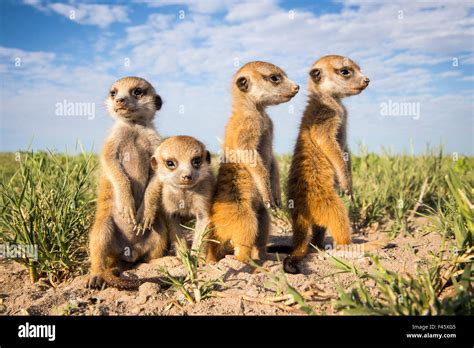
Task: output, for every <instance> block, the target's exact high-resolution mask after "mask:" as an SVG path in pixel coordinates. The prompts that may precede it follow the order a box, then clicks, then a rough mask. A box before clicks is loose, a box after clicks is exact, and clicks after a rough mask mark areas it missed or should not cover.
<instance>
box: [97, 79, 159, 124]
mask: <svg viewBox="0 0 474 348" xmlns="http://www.w3.org/2000/svg"><path fill="white" fill-rule="evenodd" d="M106 106H107V109H108V111H109V114H110V115H111V116H113V117H116V118H118V119H122V120H126V121H148V120H151V119H153V117H154V115H155V112H156V111H158V110H160V109H161V106H162V100H161V97H160V96H159V95H158V94H157V93H156V91H155V89H154V88H153V86H152V85H151V84H150V83H149V82H148V81H146V80H144V79H142V78H139V77H124V78H122V79H120V80H118V81H116V82H115V83H114V84H113V85H112V87H111V88H110V91H109V95H108V97H107V99H106Z"/></svg>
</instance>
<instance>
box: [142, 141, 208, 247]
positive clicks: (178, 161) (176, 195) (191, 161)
mask: <svg viewBox="0 0 474 348" xmlns="http://www.w3.org/2000/svg"><path fill="white" fill-rule="evenodd" d="M210 164H211V154H210V153H209V151H207V150H206V147H205V146H204V144H203V143H201V142H200V141H198V140H196V139H195V138H193V137H190V136H183V135H181V136H174V137H171V138H168V139H166V140H164V141H163V142H162V143H161V145H160V146H158V148H157V149H156V151H155V153H154V155H153V157H152V158H151V166H152V168H153V170H154V172H155V174H154V176H153V177H152V179H151V181H150V184H149V185H148V187H147V189H146V191H145V199H144V200H143V207H141V208H140V210H142V211H143V213H142V211H140V212H139V216H140V215H142V214H143V218H142V224H141V226H140V228H139V230H140V231H144V230H147V229H150V228H151V227H152V225H153V222H154V220H155V217H156V212H157V211H158V210H159V209H162V210H163V211H164V212H165V214H166V217H167V226H168V229H169V234H170V239H171V242H172V243H173V245H174V246H175V250H177V246H178V245H177V237H182V236H183V235H184V231H183V228H182V227H181V225H180V224H181V223H182V222H186V221H189V220H190V219H192V218H195V219H196V228H195V234H194V238H193V245H192V249H193V250H197V248H198V246H199V244H200V243H201V240H202V237H203V234H204V232H205V230H206V228H207V225H208V223H209V215H210V210H211V201H212V196H213V194H214V185H215V178H214V175H213V174H212V171H211V167H210Z"/></svg>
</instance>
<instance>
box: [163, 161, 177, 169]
mask: <svg viewBox="0 0 474 348" xmlns="http://www.w3.org/2000/svg"><path fill="white" fill-rule="evenodd" d="M165 165H166V167H167V168H169V169H175V168H176V162H175V161H173V160H171V159H169V160H166V161H165Z"/></svg>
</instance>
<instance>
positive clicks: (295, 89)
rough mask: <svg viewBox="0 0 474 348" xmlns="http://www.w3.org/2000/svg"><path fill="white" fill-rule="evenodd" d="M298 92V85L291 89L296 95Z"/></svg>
mask: <svg viewBox="0 0 474 348" xmlns="http://www.w3.org/2000/svg"><path fill="white" fill-rule="evenodd" d="M299 90H300V86H299V85H295V86H294V87H293V92H295V93H297V92H298V91H299Z"/></svg>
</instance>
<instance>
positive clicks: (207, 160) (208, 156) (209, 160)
mask: <svg viewBox="0 0 474 348" xmlns="http://www.w3.org/2000/svg"><path fill="white" fill-rule="evenodd" d="M206 162H207V163H209V164H211V153H210V152H209V151H208V150H206Z"/></svg>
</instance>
